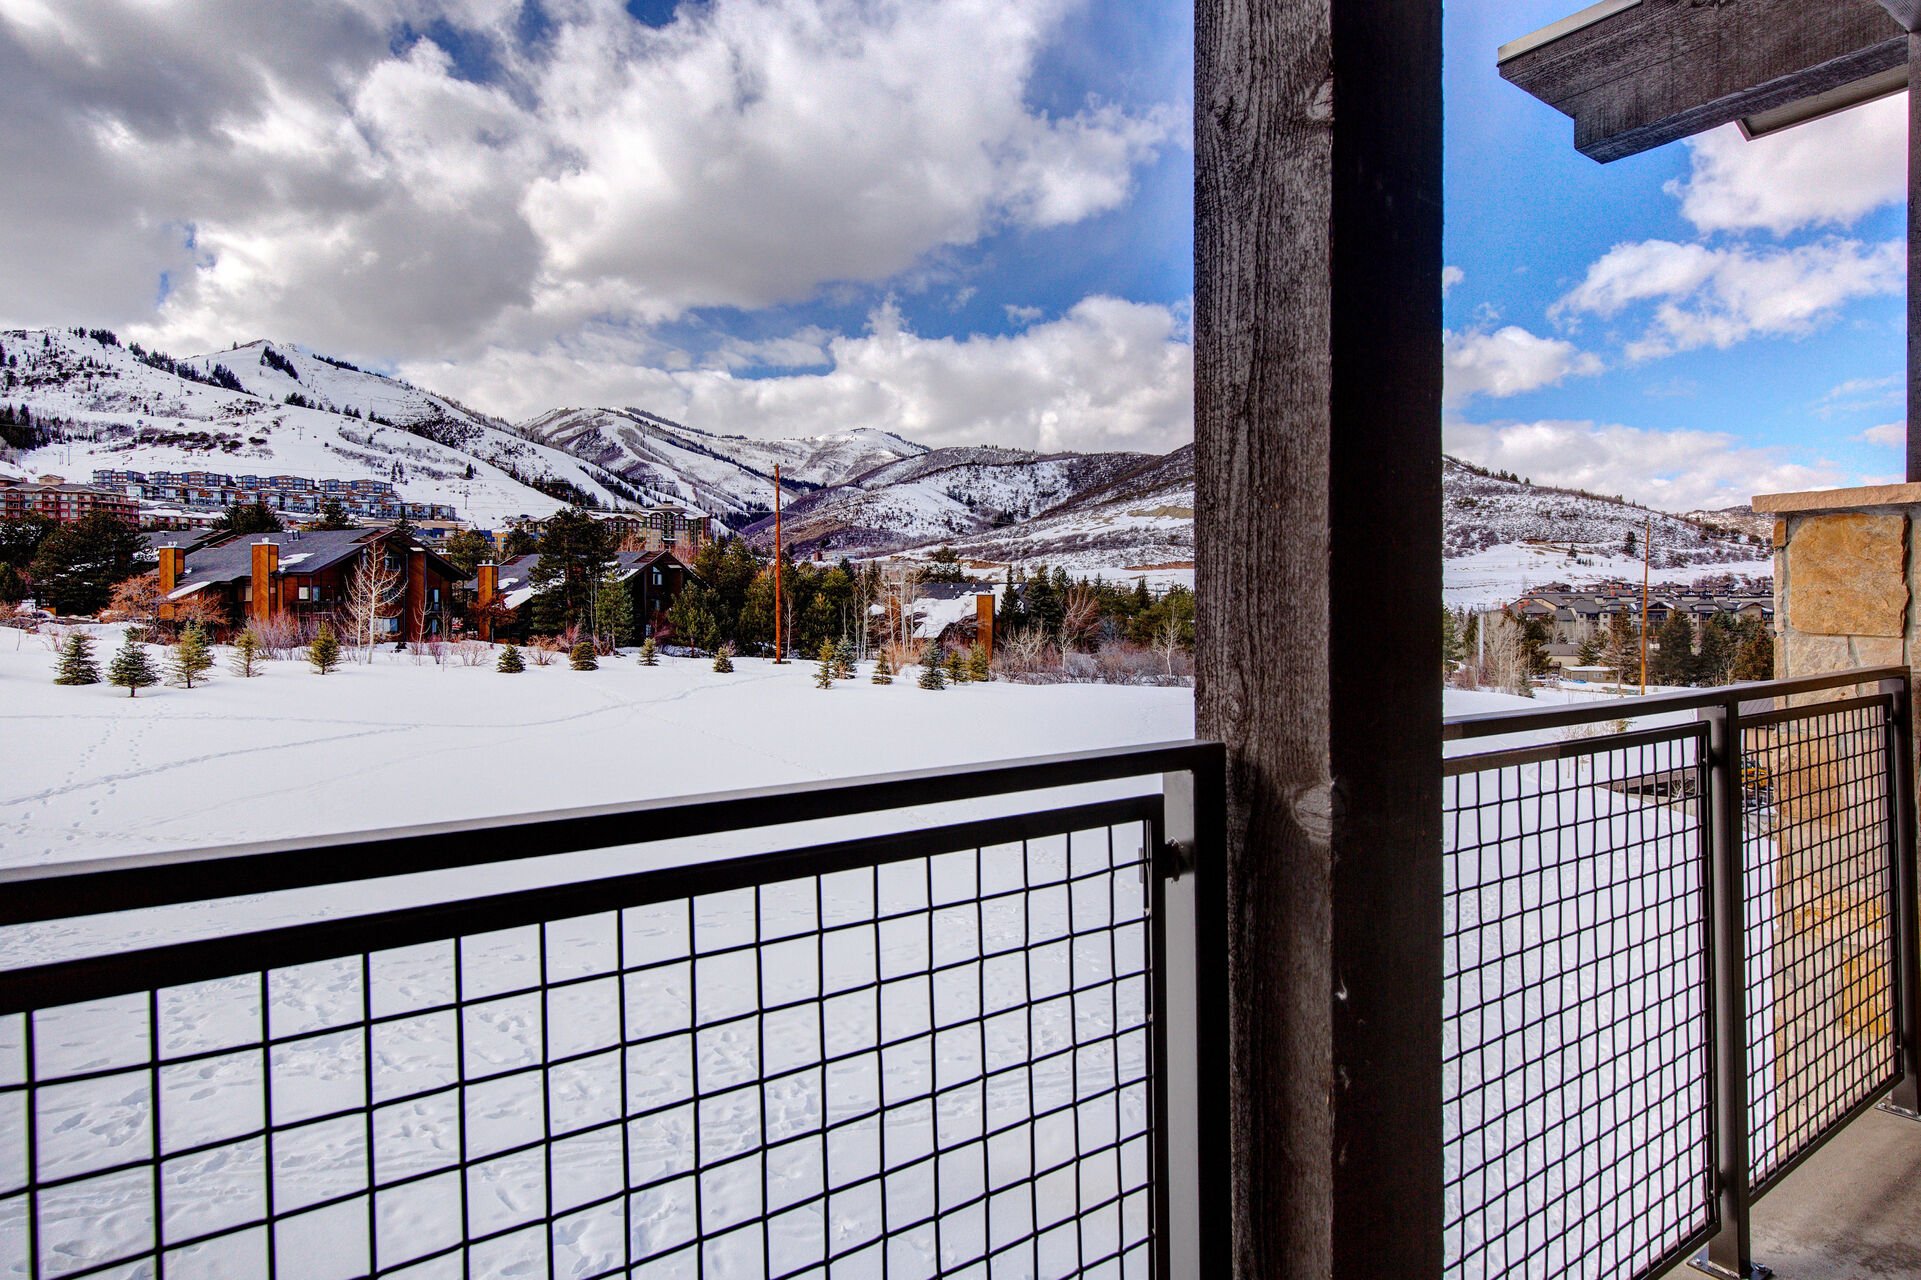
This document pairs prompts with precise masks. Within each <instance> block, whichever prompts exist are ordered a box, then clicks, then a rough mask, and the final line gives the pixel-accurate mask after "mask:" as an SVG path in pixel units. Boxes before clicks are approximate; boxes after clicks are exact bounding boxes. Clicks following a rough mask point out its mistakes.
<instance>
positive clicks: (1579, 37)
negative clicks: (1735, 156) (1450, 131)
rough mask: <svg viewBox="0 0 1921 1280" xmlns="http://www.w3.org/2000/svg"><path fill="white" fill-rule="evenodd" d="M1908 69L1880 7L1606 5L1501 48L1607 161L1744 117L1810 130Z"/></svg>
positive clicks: (1858, 3)
mask: <svg viewBox="0 0 1921 1280" xmlns="http://www.w3.org/2000/svg"><path fill="white" fill-rule="evenodd" d="M1906 63H1907V33H1906V31H1905V30H1903V29H1902V27H1901V25H1900V24H1899V23H1897V22H1896V21H1895V19H1894V18H1893V17H1892V16H1890V14H1889V12H1888V10H1887V9H1886V8H1884V7H1883V6H1882V4H1881V3H1880V0H1822V3H1820V4H1819V5H1810V4H1808V3H1807V2H1806V0H1742V3H1739V4H1701V3H1699V2H1698V0H1603V3H1601V4H1597V5H1593V6H1590V7H1589V8H1587V9H1584V10H1582V11H1581V12H1579V13H1576V14H1573V15H1570V16H1569V17H1567V18H1564V19H1562V20H1561V21H1560V22H1557V23H1554V24H1552V25H1550V26H1547V27H1544V28H1542V29H1541V30H1540V31H1537V32H1535V33H1533V34H1532V35H1528V36H1524V37H1522V38H1521V39H1519V40H1515V41H1512V42H1510V43H1508V44H1506V45H1503V46H1502V47H1501V51H1500V71H1501V75H1502V76H1503V77H1504V78H1505V79H1507V80H1508V81H1510V82H1511V83H1513V84H1515V85H1517V86H1518V87H1520V88H1522V89H1524V90H1526V91H1527V92H1528V93H1530V94H1532V95H1533V96H1535V97H1536V98H1539V99H1540V100H1541V101H1543V102H1545V103H1547V104H1548V105H1549V106H1551V107H1553V108H1555V109H1556V110H1557V111H1560V112H1562V113H1563V114H1565V115H1567V116H1569V117H1571V118H1572V119H1573V121H1574V145H1575V149H1576V150H1578V151H1580V152H1581V153H1582V154H1583V155H1585V156H1588V157H1590V158H1592V159H1594V160H1599V161H1604V162H1605V161H1609V160H1619V159H1622V158H1624V157H1626V156H1631V155H1636V154H1639V153H1640V152H1642V151H1646V150H1649V149H1651V148H1653V147H1658V146H1662V145H1664V144H1666V143H1669V142H1674V141H1677V140H1679V139H1681V138H1686V137H1690V136H1692V135H1694V134H1697V133H1701V132H1704V131H1706V130H1708V129H1713V128H1717V127H1719V126H1720V125H1724V124H1729V123H1732V122H1736V121H1747V122H1749V128H1750V130H1751V131H1752V132H1753V133H1756V134H1758V133H1762V132H1767V131H1770V126H1771V127H1772V128H1780V127H1785V125H1786V124H1794V123H1800V122H1801V121H1802V120H1804V119H1812V118H1814V117H1815V116H1817V115H1819V114H1823V113H1824V112H1825V111H1828V110H1838V109H1841V108H1842V107H1844V106H1846V105H1852V104H1853V103H1854V102H1859V101H1864V100H1866V98H1867V97H1872V96H1877V94H1879V93H1885V92H1890V91H1891V90H1890V89H1889V88H1888V85H1889V83H1890V77H1891V74H1892V73H1893V72H1894V71H1895V69H1897V68H1905V66H1906ZM1864 86H1865V87H1864ZM1896 87H1898V86H1896ZM1815 99H1822V100H1823V101H1824V102H1825V103H1826V104H1828V105H1825V106H1819V105H1817V106H1816V107H1815V108H1813V109H1811V110H1810V109H1809V108H1808V107H1807V104H1809V103H1810V100H1815Z"/></svg>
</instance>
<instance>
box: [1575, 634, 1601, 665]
mask: <svg viewBox="0 0 1921 1280" xmlns="http://www.w3.org/2000/svg"><path fill="white" fill-rule="evenodd" d="M1580 657H1581V665H1582V666H1584V667H1591V666H1594V665H1596V664H1597V663H1599V662H1600V661H1601V641H1600V639H1599V638H1598V637H1596V636H1592V635H1590V636H1588V637H1587V639H1585V640H1583V641H1581V653H1580Z"/></svg>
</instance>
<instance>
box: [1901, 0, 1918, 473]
mask: <svg viewBox="0 0 1921 1280" xmlns="http://www.w3.org/2000/svg"><path fill="white" fill-rule="evenodd" d="M1916 7H1917V8H1921V0H1916ZM1907 46H1908V439H1907V469H1906V471H1905V472H1904V474H1905V475H1906V476H1907V478H1908V480H1909V481H1910V482H1913V481H1917V480H1921V94H1918V93H1916V92H1915V86H1914V70H1915V68H1916V67H1921V34H1913V33H1911V34H1910V35H1909V36H1908V38H1907Z"/></svg>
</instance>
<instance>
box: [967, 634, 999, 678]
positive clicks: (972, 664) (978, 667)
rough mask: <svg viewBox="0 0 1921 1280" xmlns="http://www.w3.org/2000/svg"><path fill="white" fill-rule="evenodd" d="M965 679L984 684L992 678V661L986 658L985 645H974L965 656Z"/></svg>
mask: <svg viewBox="0 0 1921 1280" xmlns="http://www.w3.org/2000/svg"><path fill="white" fill-rule="evenodd" d="M967 678H968V679H969V680H975V681H979V682H980V683H981V684H986V683H987V682H988V681H989V680H991V679H993V678H994V660H993V659H992V658H989V657H988V656H987V648H986V646H985V645H978V644H977V645H975V646H974V647H973V649H972V650H971V651H970V652H969V653H968V655H967Z"/></svg>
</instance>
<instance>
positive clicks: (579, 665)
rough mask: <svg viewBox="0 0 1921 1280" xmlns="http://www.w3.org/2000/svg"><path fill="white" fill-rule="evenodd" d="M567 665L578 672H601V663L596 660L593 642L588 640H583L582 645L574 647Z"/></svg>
mask: <svg viewBox="0 0 1921 1280" xmlns="http://www.w3.org/2000/svg"><path fill="white" fill-rule="evenodd" d="M567 665H569V666H571V667H572V668H573V669H574V670H576V671H598V670H600V663H598V662H596V661H595V660H594V646H593V642H592V641H588V640H582V641H581V642H580V643H578V644H576V645H575V646H574V647H573V650H572V651H571V652H569V653H568V655H567Z"/></svg>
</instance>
